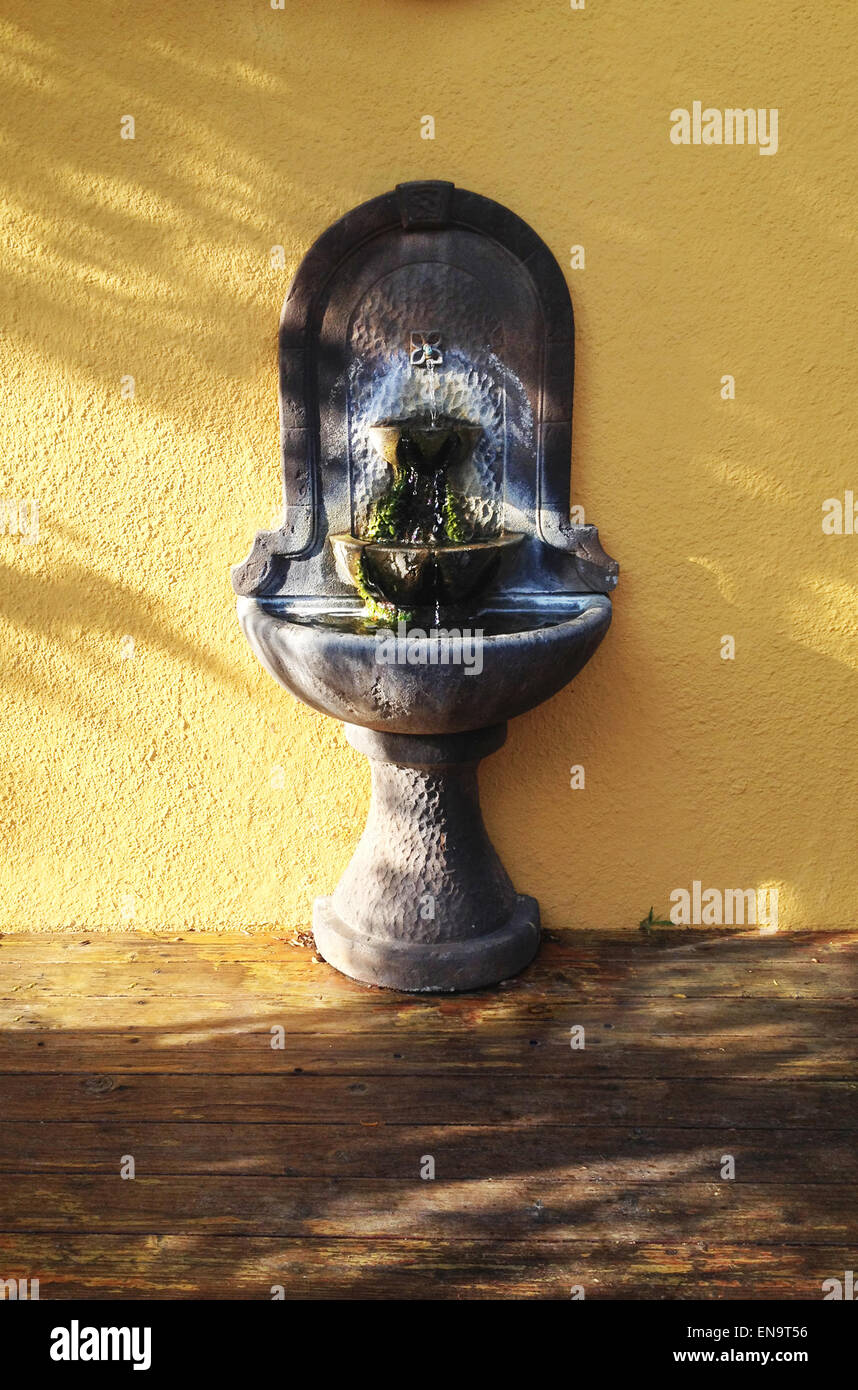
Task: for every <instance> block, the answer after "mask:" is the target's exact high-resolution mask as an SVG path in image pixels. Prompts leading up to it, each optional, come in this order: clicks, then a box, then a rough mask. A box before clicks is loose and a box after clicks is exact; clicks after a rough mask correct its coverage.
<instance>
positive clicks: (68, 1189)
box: [0, 929, 858, 1299]
mask: <svg viewBox="0 0 858 1390" xmlns="http://www.w3.org/2000/svg"><path fill="white" fill-rule="evenodd" d="M856 995H858V933H856V934H854V935H853V934H850V935H848V936H847V935H843V934H838V935H836V936H833V935H830V934H819V933H815V934H802V935H790V936H776V937H765V936H759V935H734V936H725V935H723V934H722V935H721V936H720V937H718V938H717V939H714V940H713V939H711V938H710V939H706V938H705V937H701V936H700V935H699V934H698V935H695V934H692V933H688V932H682V931H680V930H678V929H677V930H676V931H674V932H672V933H671V932H663V933H661V934H656V935H653V936H652V937H649V936H643V935H640V934H638V933H632V934H630V935H624V936H622V937H617V936H600V937H597V938H594V937H591V936H580V935H568V936H566V937H564V939H563V940H562V941H549V942H547V943H546V944H545V946H544V948H543V950H542V953H541V956H540V958H539V961H538V963H537V964H536V965H535V966H533V967H532V968H531V970H530V971H528V972H527V973H526V974H525V975H524V976H522V977H521V978H519V979H517V980H514V981H511V982H509V983H507V984H506V985H504V986H502V987H501V988H499V989H497V990H487V991H483V992H481V993H475V994H470V995H464V996H458V997H450V996H442V997H438V996H435V997H429V998H413V997H409V996H404V995H396V994H391V993H388V992H384V991H380V990H375V989H371V988H368V987H365V986H361V985H358V984H353V983H352V982H350V981H348V980H345V979H343V978H342V977H341V976H339V975H337V974H335V973H334V971H332V970H331V969H330V968H329V967H328V966H327V965H325V964H324V963H323V962H320V961H318V960H316V959H314V957H313V953H312V950H311V949H307V948H306V947H304V946H299V945H294V944H290V942H289V941H288V940H286V939H284V938H266V937H260V936H257V935H237V934H232V935H229V936H220V935H219V936H207V937H203V936H195V935H193V934H189V935H187V936H186V937H185V938H184V939H182V938H180V937H167V936H165V937H161V938H152V937H147V938H141V937H135V936H129V935H116V936H111V937H107V936H91V937H85V936H68V935H55V936H35V935H33V936H28V937H22V936H17V935H16V936H6V937H4V938H2V939H0V1011H1V1012H0V1118H2V1123H0V1231H1V1232H2V1235H0V1278H11V1277H21V1278H34V1277H36V1278H38V1279H39V1280H40V1284H41V1289H40V1293H41V1297H42V1299H62V1298H79V1297H82V1298H109V1297H126V1298H127V1297H145V1298H203V1299H218V1298H250V1299H266V1298H270V1297H271V1294H270V1290H271V1287H272V1285H277V1284H281V1285H283V1286H284V1288H285V1291H286V1296H287V1298H305V1297H323V1298H342V1297H355V1298H394V1299H395V1298H407V1299H420V1298H484V1297H515V1298H560V1299H568V1298H569V1297H570V1290H571V1289H572V1287H573V1286H575V1285H581V1286H583V1288H584V1290H585V1293H586V1297H587V1298H588V1299H594V1298H646V1299H656V1298H665V1299H679V1298H728V1299H730V1298H752V1299H753V1298H813V1299H817V1298H820V1297H821V1292H820V1284H821V1282H822V1280H823V1279H825V1278H828V1277H832V1276H834V1277H842V1274H843V1271H844V1270H847V1269H854V1268H856V1264H855V1261H856V1258H858V1069H857V1068H856V1057H858V1009H856ZM575 1025H581V1026H583V1027H584V1029H585V1030H586V1046H585V1047H584V1049H583V1050H573V1049H572V1047H571V1046H570V1029H571V1028H572V1027H573V1026H575ZM277 1027H282V1028H283V1029H284V1030H285V1048H283V1049H282V1050H278V1049H275V1048H272V1046H271V1042H272V1033H271V1030H272V1028H277ZM727 1154H732V1155H734V1157H735V1161H736V1177H735V1180H734V1181H727V1180H723V1179H722V1178H721V1176H720V1171H721V1165H722V1157H723V1156H724V1155H727ZM125 1155H131V1156H132V1157H133V1159H134V1162H135V1168H136V1176H135V1178H134V1179H133V1181H132V1180H130V1179H123V1178H122V1177H121V1176H120V1168H121V1165H122V1162H123V1157H124V1156H125ZM424 1155H431V1156H432V1157H433V1158H434V1161H435V1169H436V1178H435V1180H434V1181H426V1180H422V1179H421V1177H420V1168H421V1160H422V1158H423V1156H424Z"/></svg>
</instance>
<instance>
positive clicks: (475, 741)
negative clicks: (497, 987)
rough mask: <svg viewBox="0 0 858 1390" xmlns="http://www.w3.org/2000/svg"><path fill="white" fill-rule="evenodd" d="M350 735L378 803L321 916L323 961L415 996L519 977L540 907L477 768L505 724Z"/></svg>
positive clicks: (532, 947) (350, 731)
mask: <svg viewBox="0 0 858 1390" xmlns="http://www.w3.org/2000/svg"><path fill="white" fill-rule="evenodd" d="M346 736H347V737H348V740H349V742H350V743H351V744H352V745H353V747H355V748H357V749H358V750H359V751H360V752H362V753H364V754H366V756H367V757H368V758H369V759H370V764H371V768H372V800H371V803H370V809H369V815H368V817H367V823H366V827H365V829H364V832H363V835H362V836H361V839H360V842H359V844H358V846H357V849H356V850H355V853H354V855H353V857H352V860H351V863H350V864H349V865H348V867H347V869H346V871H345V873H344V874H343V876H342V878H341V880H340V882H339V884H338V886H337V888H336V890H335V892H334V893H333V894H332V896H331V897H329V898H318V899H317V900H316V903H315V906H314V912H313V934H314V936H315V939H316V945H317V946H318V948H319V951H320V953H321V954H322V955H323V956H324V958H325V960H327V961H328V962H329V963H330V964H331V965H333V966H335V967H336V969H338V970H341V971H342V972H343V974H345V975H350V976H351V977H352V978H353V979H356V980H363V981H365V982H367V983H369V984H376V985H383V986H385V987H387V988H389V989H400V990H406V991H410V992H417V993H423V992H431V991H444V990H447V991H452V990H465V989H479V988H480V987H481V986H484V985H492V984H497V983H498V981H499V980H503V979H507V978H508V977H509V976H510V975H515V974H516V973H517V972H518V971H519V970H522V969H523V968H524V966H526V965H527V964H528V963H529V962H530V961H531V960H532V959H533V957H534V955H535V954H536V950H537V947H538V945H539V907H538V905H537V903H536V901H535V900H534V899H533V898H529V897H525V896H522V895H521V894H518V893H516V891H515V889H514V888H513V886H512V883H511V882H510V880H509V876H508V875H507V873H506V870H505V869H504V867H503V865H502V863H501V861H500V859H499V858H498V855H497V852H496V851H495V849H494V846H493V845H492V843H491V840H490V839H489V837H488V834H487V832H486V828H485V825H484V824H483V818H482V813H481V811H480V803H479V790H478V786H477V764H478V763H479V761H480V759H482V758H484V757H486V756H487V755H488V754H489V753H493V752H495V751H496V750H497V749H498V748H500V747H501V745H502V744H503V742H504V740H505V738H506V725H505V724H499V725H495V726H494V727H492V728H489V729H477V730H474V731H473V732H468V733H456V734H439V735H416V734H388V733H376V732H374V731H373V730H371V729H364V728H360V727H358V726H357V725H351V724H347V725H346Z"/></svg>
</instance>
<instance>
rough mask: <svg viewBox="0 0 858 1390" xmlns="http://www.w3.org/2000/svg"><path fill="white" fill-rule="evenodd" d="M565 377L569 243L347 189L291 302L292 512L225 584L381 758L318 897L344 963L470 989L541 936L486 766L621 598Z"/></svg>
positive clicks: (293, 672)
mask: <svg viewBox="0 0 858 1390" xmlns="http://www.w3.org/2000/svg"><path fill="white" fill-rule="evenodd" d="M572 376H573V318H572V306H571V303H570V300H569V293H568V290H567V287H566V282H565V280H564V277H563V274H562V272H561V270H560V268H559V266H558V265H557V262H556V261H555V260H554V258H553V256H552V255H551V253H550V252H549V250H548V249H547V247H546V246H545V245H544V243H543V242H542V241H541V240H540V239H539V237H538V236H537V235H536V234H535V232H533V231H532V229H531V228H530V227H529V226H527V224H526V223H524V222H522V221H521V219H520V218H518V217H516V216H515V214H513V213H512V212H510V211H509V210H508V209H507V208H504V207H501V206H500V205H499V204H498V203H495V202H492V201H491V200H490V199H487V198H483V197H481V196H479V195H478V194H475V193H469V192H466V191H465V190H463V189H458V188H455V187H454V186H453V184H450V183H443V182H421V183H406V184H400V185H399V186H398V187H397V188H396V189H395V190H394V191H393V192H390V193H387V194H385V195H384V196H382V197H380V198H375V199H373V200H372V201H371V202H368V203H364V204H362V205H361V206H360V207H357V208H355V209H353V210H352V211H351V212H349V213H348V214H347V215H346V216H345V217H343V218H342V219H341V220H340V221H339V222H337V223H335V224H334V225H333V226H332V227H330V228H329V229H328V231H326V232H325V233H324V234H323V236H322V237H320V239H319V240H318V241H317V242H316V244H315V245H314V246H313V247H312V248H311V250H310V251H309V253H308V254H307V256H306V257H305V259H304V261H303V262H302V264H301V266H300V268H299V270H298V272H297V275H296V277H295V280H294V283H293V285H292V288H291V290H290V292H289V295H288V297H287V299H286V303H285V305H284V308H283V314H282V318H281V325H280V420H281V448H282V458H283V490H284V509H283V520H282V524H281V525H280V526H279V527H278V528H277V529H275V530H273V531H265V532H260V533H259V534H257V536H256V539H255V541H254V544H253V547H252V549H251V552H250V554H249V556H248V558H247V559H246V560H245V561H244V562H243V563H242V564H241V565H238V566H236V568H235V569H234V571H233V583H234V587H235V589H236V592H237V593H238V595H239V598H238V613H239V618H240V621H241V624H242V627H243V629H244V632H245V635H246V637H247V640H248V642H249V643H250V646H251V648H252V649H253V651H254V652H255V654H256V656H257V657H258V659H259V661H260V662H261V663H262V665H263V666H264V667H265V669H266V670H267V671H268V672H269V673H270V674H271V675H272V676H273V677H274V679H275V680H277V681H278V682H279V683H280V684H281V685H283V686H285V688H286V689H287V690H289V691H291V692H292V694H294V695H296V696H297V697H298V698H299V699H300V700H303V701H304V702H305V703H306V704H308V705H311V706H312V707H313V708H314V709H317V710H320V711H321V712H322V713H323V714H327V715H330V716H332V717H333V718H335V719H340V720H342V721H343V722H344V723H345V725H346V736H347V738H348V739H349V742H350V743H352V744H353V746H354V747H356V748H357V749H359V750H360V751H361V752H362V753H364V754H366V756H367V757H368V758H369V760H370V765H371V769H372V801H371V805H370V811H369V816H368V819H367V824H366V827H365V829H364V832H363V835H362V837H361V839H360V842H359V844H358V846H357V849H356V850H355V854H354V857H353V858H352V860H351V863H350V864H349V865H348V867H347V869H346V871H345V873H344V874H343V877H342V879H341V880H340V882H339V884H338V885H337V887H336V889H335V891H334V893H333V894H332V895H331V896H330V897H327V898H320V899H318V900H317V901H316V904H315V908H314V917H313V930H314V935H315V939H316V943H317V946H318V948H319V951H320V953H321V954H322V955H323V956H324V957H325V959H326V960H328V961H329V962H330V963H331V964H332V965H334V966H336V967H337V969H339V970H341V971H343V972H344V973H345V974H347V975H350V976H352V977H354V978H356V979H359V980H364V981H368V982H370V983H373V984H378V985H385V986H388V987H391V988H396V989H402V990H413V991H431V990H463V989H474V988H477V987H479V986H483V985H490V984H494V983H497V982H498V981H499V980H502V979H505V978H506V977H508V976H510V975H513V974H515V973H516V972H517V971H519V970H521V969H523V967H524V966H525V965H527V964H528V962H529V961H530V960H531V959H532V958H533V956H534V954H535V952H536V950H537V947H538V944H539V909H538V906H537V903H536V901H535V900H534V899H533V898H532V897H528V896H525V895H523V894H519V893H517V892H516V891H515V889H514V888H513V885H512V883H511V882H510V879H509V877H508V875H507V873H506V870H505V869H504V867H503V865H502V864H501V861H500V859H499V858H498V855H497V853H496V852H495V850H494V848H493V846H492V844H491V841H490V840H489V838H488V835H487V833H486V829H485V826H484V824H483V820H482V815H481V812H480V806H479V795H478V789H477V764H478V763H479V761H480V760H481V759H482V758H484V757H486V756H487V755H488V754H490V753H493V752H495V751H496V750H497V749H498V748H500V747H501V745H502V744H503V742H504V739H505V737H506V721H507V720H508V719H510V718H512V717H514V716H516V715H519V714H523V713H525V712H526V711H527V710H529V709H532V708H533V707H534V706H536V705H538V704H540V703H541V702H542V701H543V700H546V699H548V698H549V697H550V696H551V695H554V694H555V693H556V692H557V691H558V690H560V689H562V687H563V686H565V685H566V684H568V682H569V681H571V680H572V679H573V677H574V676H575V675H577V673H578V672H579V671H580V670H581V668H582V666H584V664H585V663H586V662H587V661H588V660H589V659H590V657H591V656H592V654H593V652H594V651H595V649H596V647H597V646H598V645H599V643H600V642H601V640H602V638H603V637H604V635H605V633H606V631H607V629H608V626H609V624H610V621H611V600H610V598H609V597H608V593H609V591H610V590H611V589H613V587H614V586H615V584H616V580H617V565H616V563H615V562H614V561H613V560H611V559H610V558H609V557H608V556H607V555H606V554H605V552H604V551H603V550H602V547H601V545H600V544H599V537H598V532H597V531H596V528H595V527H594V526H590V525H573V524H571V523H570V519H569V518H570V511H569V486H570V483H569V469H570V455H571V428H572Z"/></svg>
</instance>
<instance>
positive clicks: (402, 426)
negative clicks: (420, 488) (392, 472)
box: [367, 415, 483, 472]
mask: <svg viewBox="0 0 858 1390" xmlns="http://www.w3.org/2000/svg"><path fill="white" fill-rule="evenodd" d="M482 432H483V427H482V425H474V424H472V423H471V422H470V421H469V420H455V419H453V418H452V417H450V416H447V415H439V416H438V417H437V419H435V420H431V419H423V418H421V417H412V418H408V419H402V420H379V421H378V422H377V423H376V424H374V425H370V427H369V429H368V431H367V433H368V434H369V437H370V440H371V441H372V445H373V448H374V449H375V450H376V452H377V453H378V454H379V455H380V456H381V457H382V458H383V459H384V461H385V463H389V464H390V466H391V467H392V468H393V469H397V468H398V467H399V466H401V464H402V463H403V462H408V463H413V464H414V466H415V467H416V468H417V469H418V471H420V472H425V471H429V470H430V469H432V468H434V467H435V465H436V464H438V463H443V465H444V467H445V468H453V467H455V466H456V465H457V464H462V463H464V462H465V460H466V459H468V458H469V457H470V455H471V453H472V452H473V450H474V449H475V448H476V446H477V443H478V442H479V438H480V435H481V434H482Z"/></svg>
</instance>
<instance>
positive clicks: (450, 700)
mask: <svg viewBox="0 0 858 1390" xmlns="http://www.w3.org/2000/svg"><path fill="white" fill-rule="evenodd" d="M361 612H362V609H361V608H360V606H359V605H353V606H352V607H351V608H348V607H345V606H344V607H343V609H342V610H341V611H340V612H338V613H327V614H326V613H323V612H322V611H320V610H319V608H318V607H315V608H314V606H313V605H312V604H311V603H307V602H304V603H302V602H301V601H300V600H297V599H290V598H270V599H265V598H251V597H241V598H239V600H238V616H239V620H240V622H241V625H242V628H243V629H244V634H245V636H246V638H247V640H248V642H249V643H250V646H251V647H252V649H253V651H254V652H255V653H256V656H257V658H258V659H259V661H260V663H261V664H262V665H263V666H264V667H265V669H266V671H268V673H269V675H271V676H273V677H274V679H275V680H276V681H278V682H279V683H280V685H282V686H284V687H285V688H286V690H289V691H291V693H292V694H293V695H295V696H297V698H298V699H299V700H303V701H304V703H305V704H307V705H310V706H311V707H312V708H313V709H316V710H319V711H320V712H321V713H322V714H327V715H330V716H331V717H332V718H334V719H341V720H343V721H344V722H345V723H347V724H358V725H362V726H363V727H364V728H367V729H376V730H379V731H386V732H389V733H397V734H447V733H461V732H464V731H465V730H468V729H480V728H485V727H486V726H488V725H493V724H501V723H503V722H504V721H505V720H507V719H511V718H514V717H515V716H516V715H519V714H524V713H525V712H526V711H527V710H530V709H533V708H534V707H535V706H536V705H539V704H541V703H542V702H543V700H548V699H550V697H551V696H552V695H556V693H557V691H558V690H562V689H563V687H564V686H565V685H568V683H569V682H570V681H571V680H572V679H573V678H574V677H575V676H576V675H577V674H578V672H579V671H580V670H581V668H582V666H584V665H585V664H586V662H587V661H589V659H590V657H591V656H592V655H593V652H594V651H595V650H596V648H597V647H598V645H599V643H600V642H601V640H602V638H603V637H604V635H605V633H606V632H607V630H608V628H609V626H610V623H611V600H610V599H609V598H608V597H607V596H606V595H604V594H569V595H563V596H562V598H558V596H552V600H551V603H550V604H547V603H546V604H545V605H544V606H540V607H536V606H533V607H530V606H529V605H528V606H522V607H519V608H518V609H517V610H516V611H515V612H511V611H505V612H503V613H501V612H500V611H499V610H491V609H489V608H486V610H484V611H483V612H482V613H477V614H476V615H475V617H474V618H473V619H472V620H471V627H472V628H478V627H481V626H484V627H485V629H486V634H487V635H485V636H484V637H483V638H482V641H481V648H480V658H481V662H482V670H481V671H479V673H477V671H476V669H475V665H472V666H471V667H470V668H469V667H468V666H466V665H464V664H462V663H458V664H449V665H442V664H440V663H439V662H438V661H437V654H438V648H439V645H440V639H439V638H438V637H434V638H433V637H432V636H429V635H427V636H423V637H417V638H413V637H411V638H409V642H410V643H413V644H414V646H413V648H411V649H410V650H412V651H413V654H414V655H417V656H421V657H422V658H423V661H422V662H414V663H413V664H412V663H410V662H409V663H408V664H389V663H387V662H383V661H379V659H378V655H379V641H378V640H377V638H376V635H375V632H373V631H360V630H353V629H355V628H357V627H359V626H360V624H361V619H360V614H361ZM504 627H506V628H510V627H514V628H520V629H521V630H514V631H503V630H501V629H503V628H504ZM381 631H382V632H385V629H381ZM433 644H434V647H435V654H436V661H435V662H434V663H433V662H432V661H431V659H430V658H431V656H432V654H433V653H432V645H433Z"/></svg>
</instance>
